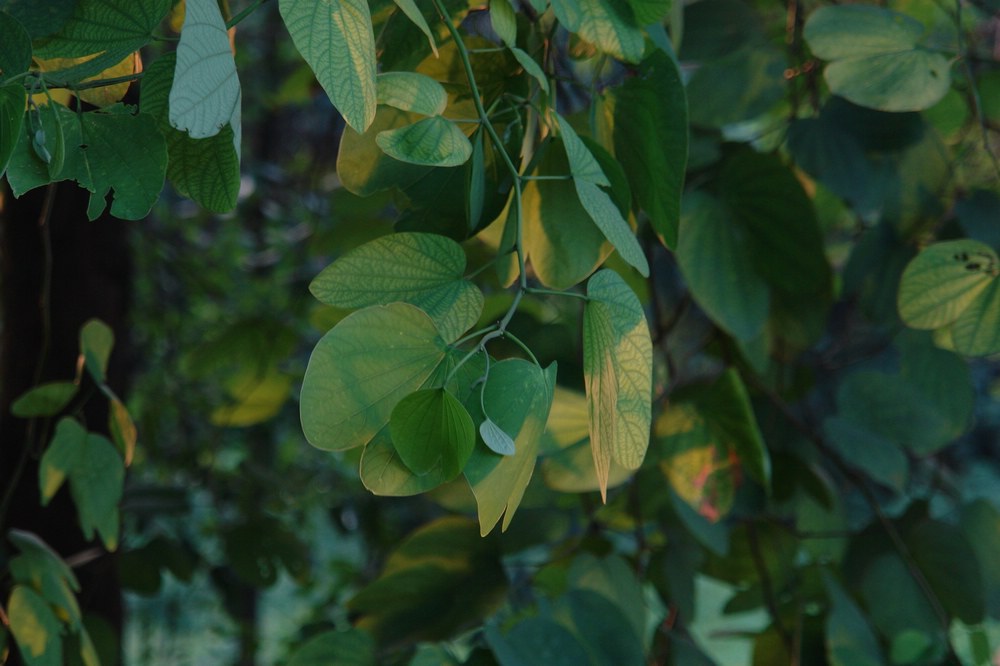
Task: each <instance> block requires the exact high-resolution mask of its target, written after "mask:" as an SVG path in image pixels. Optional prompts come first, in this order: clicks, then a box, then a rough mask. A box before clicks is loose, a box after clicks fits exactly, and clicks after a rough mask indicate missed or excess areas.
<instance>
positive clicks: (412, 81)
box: [377, 72, 448, 116]
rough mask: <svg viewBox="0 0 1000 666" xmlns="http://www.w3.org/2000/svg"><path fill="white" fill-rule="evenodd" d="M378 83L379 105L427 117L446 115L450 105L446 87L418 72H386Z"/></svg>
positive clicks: (379, 76) (380, 76) (379, 78)
mask: <svg viewBox="0 0 1000 666" xmlns="http://www.w3.org/2000/svg"><path fill="white" fill-rule="evenodd" d="M377 83H378V103H379V104H388V105H389V106H393V107H395V108H397V109H400V110H402V111H412V112H414V113H420V114H423V115H425V116H436V115H439V114H441V113H444V109H445V107H446V106H447V105H448V93H446V92H445V89H444V86H442V85H441V84H440V83H438V82H437V81H435V80H434V79H432V78H430V77H429V76H425V75H423V74H420V73H418V72H384V73H382V74H379V75H378V79H377Z"/></svg>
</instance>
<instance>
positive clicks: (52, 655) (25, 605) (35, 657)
mask: <svg viewBox="0 0 1000 666" xmlns="http://www.w3.org/2000/svg"><path fill="white" fill-rule="evenodd" d="M7 617H8V618H9V620H10V633H11V634H13V636H14V640H15V641H17V645H18V647H19V648H20V650H21V656H22V657H23V658H24V662H25V665H26V666H62V663H63V661H62V636H61V635H60V634H61V626H60V622H59V619H58V618H57V617H56V615H55V613H53V612H52V609H51V608H50V607H49V605H48V603H46V601H45V599H43V598H42V597H40V596H38V595H37V594H36V593H35V592H33V591H32V590H31V589H29V588H27V587H24V586H23V585H17V586H15V587H14V589H13V590H12V591H11V593H10V598H9V599H8V600H7Z"/></svg>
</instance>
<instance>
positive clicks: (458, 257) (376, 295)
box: [309, 232, 483, 341]
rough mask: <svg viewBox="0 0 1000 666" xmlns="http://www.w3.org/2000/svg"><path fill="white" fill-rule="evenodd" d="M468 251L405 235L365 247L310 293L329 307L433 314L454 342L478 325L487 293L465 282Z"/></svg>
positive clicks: (445, 241)
mask: <svg viewBox="0 0 1000 666" xmlns="http://www.w3.org/2000/svg"><path fill="white" fill-rule="evenodd" d="M465 263H466V262H465V252H464V251H463V250H462V247H461V246H460V245H459V244H458V243H456V242H455V241H453V240H451V239H450V238H446V237H444V236H439V235H437V234H425V233H416V232H404V233H398V234H393V235H391V236H383V237H382V238H379V239H376V240H374V241H371V242H369V243H365V244H364V245H362V246H361V247H358V248H356V249H354V250H352V251H351V252H348V253H347V254H345V255H344V256H343V257H341V258H339V259H337V260H336V261H334V262H333V263H332V264H330V265H329V266H328V267H327V268H326V269H324V270H323V272H321V273H320V274H319V275H318V276H316V279H315V280H313V282H312V284H311V285H309V290H310V291H311V292H312V294H313V295H314V296H315V297H316V298H317V299H319V300H320V301H322V302H323V303H326V304H327V305H332V306H334V307H341V308H357V307H364V306H368V305H382V304H386V303H392V302H394V301H403V302H405V303H411V304H413V305H416V306H417V307H418V308H420V309H421V310H423V311H424V312H426V313H427V314H428V315H430V317H431V319H433V320H434V321H435V323H436V324H437V327H438V330H440V331H441V335H442V337H444V338H445V339H446V340H449V341H450V340H454V339H456V338H458V337H459V336H460V335H461V334H462V333H464V332H465V331H467V330H468V329H469V327H470V326H472V325H473V324H475V323H476V321H477V320H478V319H479V315H480V313H481V312H482V310H483V294H482V292H481V291H479V288H478V287H476V286H475V285H474V284H472V283H471V282H469V281H468V280H466V279H464V278H463V277H462V276H463V273H464V271H465Z"/></svg>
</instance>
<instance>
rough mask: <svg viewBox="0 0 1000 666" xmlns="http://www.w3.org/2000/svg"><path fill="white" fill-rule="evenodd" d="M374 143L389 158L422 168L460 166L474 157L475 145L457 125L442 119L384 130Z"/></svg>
mask: <svg viewBox="0 0 1000 666" xmlns="http://www.w3.org/2000/svg"><path fill="white" fill-rule="evenodd" d="M375 143H377V144H378V147H379V148H381V149H382V150H383V152H385V154H386V155H388V156H390V157H394V158H396V159H397V160H400V161H401V162H408V163H410V164H418V165H422V166H439V167H444V166H458V165H460V164H465V162H466V161H467V160H468V159H469V157H470V156H471V155H472V144H471V143H469V139H468V137H466V136H465V134H463V133H462V130H460V129H458V125H456V124H455V123H453V122H452V121H450V120H448V119H447V118H444V117H443V116H432V117H430V118H424V119H423V120H419V121H417V122H415V123H413V124H412V125H407V126H406V127H400V128H397V129H391V130H383V131H382V132H379V133H378V136H376V137H375Z"/></svg>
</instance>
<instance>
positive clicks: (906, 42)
mask: <svg viewBox="0 0 1000 666" xmlns="http://www.w3.org/2000/svg"><path fill="white" fill-rule="evenodd" d="M923 34H924V27H923V25H922V24H921V23H920V22H919V21H917V20H916V19H914V18H911V17H909V16H906V15H905V14H900V13H898V12H894V11H890V10H887V9H882V8H879V7H869V6H857V5H852V6H841V7H823V8H820V9H818V10H816V11H815V12H814V13H813V14H812V15H811V16H810V17H809V19H808V20H807V21H806V24H805V28H804V31H803V36H804V37H805V39H806V41H807V42H808V43H809V47H810V48H811V49H812V51H813V54H814V55H815V56H816V57H818V58H822V59H823V60H829V61H831V62H830V64H829V65H827V68H826V70H825V71H824V77H825V78H826V82H827V85H829V86H830V91H831V92H832V93H834V94H835V95H840V96H841V97H844V98H846V99H848V100H850V101H852V102H854V103H855V104H860V105H861V106H867V107H870V108H873V109H880V110H882V111H893V112H899V111H921V110H923V109H926V108H929V107H931V106H933V105H934V104H936V103H937V102H938V101H939V100H940V99H941V98H942V97H944V95H945V93H947V92H948V90H949V89H950V87H951V72H950V69H951V64H950V63H949V61H948V59H947V58H946V57H945V56H944V55H943V54H941V53H936V52H933V51H930V50H927V49H925V48H923V47H921V46H920V40H921V38H922V37H923Z"/></svg>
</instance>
